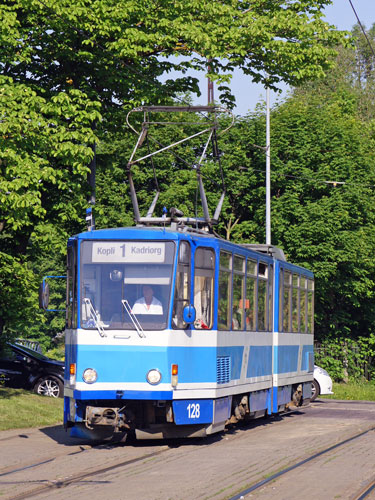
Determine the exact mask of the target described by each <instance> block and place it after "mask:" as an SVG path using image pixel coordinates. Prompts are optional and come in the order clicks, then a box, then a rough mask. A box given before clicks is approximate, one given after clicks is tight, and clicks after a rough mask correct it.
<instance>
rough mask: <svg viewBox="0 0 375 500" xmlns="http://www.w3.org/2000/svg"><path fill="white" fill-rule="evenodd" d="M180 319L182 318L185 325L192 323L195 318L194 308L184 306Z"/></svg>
mask: <svg viewBox="0 0 375 500" xmlns="http://www.w3.org/2000/svg"><path fill="white" fill-rule="evenodd" d="M182 317H183V318H184V321H185V323H190V324H191V323H194V321H195V317H196V312H195V307H194V306H193V305H191V304H189V305H188V306H185V307H184V310H183V313H182Z"/></svg>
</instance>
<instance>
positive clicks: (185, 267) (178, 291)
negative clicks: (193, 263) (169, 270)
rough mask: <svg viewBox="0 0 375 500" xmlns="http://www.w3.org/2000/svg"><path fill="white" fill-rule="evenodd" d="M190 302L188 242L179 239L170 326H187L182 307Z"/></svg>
mask: <svg viewBox="0 0 375 500" xmlns="http://www.w3.org/2000/svg"><path fill="white" fill-rule="evenodd" d="M189 303H190V244H189V243H188V242H186V241H181V243H180V248H179V252H178V262H177V270H176V283H175V291H174V299H173V313H172V326H173V328H187V326H188V325H187V323H185V321H184V319H183V310H184V307H185V306H187V305H188V304H189Z"/></svg>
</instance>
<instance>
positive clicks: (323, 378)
mask: <svg viewBox="0 0 375 500" xmlns="http://www.w3.org/2000/svg"><path fill="white" fill-rule="evenodd" d="M320 394H333V392H332V379H331V377H330V376H329V375H328V373H327V372H326V371H325V370H323V368H320V367H319V366H316V365H314V381H313V383H312V385H311V401H314V400H315V399H316V398H317V397H318V396H319V395H320Z"/></svg>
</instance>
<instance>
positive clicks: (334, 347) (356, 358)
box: [315, 334, 375, 382]
mask: <svg viewBox="0 0 375 500" xmlns="http://www.w3.org/2000/svg"><path fill="white" fill-rule="evenodd" d="M374 361H375V335H374V334H370V336H369V337H359V338H358V339H357V340H353V339H350V338H339V339H327V340H325V341H323V342H322V344H320V346H318V347H317V348H316V350H315V363H316V364H317V365H319V366H321V367H322V368H324V369H325V370H327V372H328V373H329V374H330V376H331V377H332V378H333V379H334V380H335V381H336V382H340V381H343V382H348V381H349V380H356V381H360V380H363V379H367V380H375V364H374Z"/></svg>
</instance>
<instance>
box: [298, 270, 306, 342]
mask: <svg viewBox="0 0 375 500" xmlns="http://www.w3.org/2000/svg"><path fill="white" fill-rule="evenodd" d="M299 303H300V332H301V333H306V329H307V321H306V318H307V279H306V278H305V277H304V276H301V278H300V290H299Z"/></svg>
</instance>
